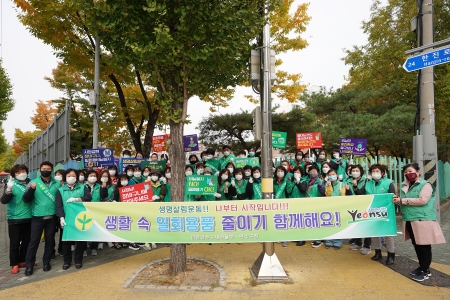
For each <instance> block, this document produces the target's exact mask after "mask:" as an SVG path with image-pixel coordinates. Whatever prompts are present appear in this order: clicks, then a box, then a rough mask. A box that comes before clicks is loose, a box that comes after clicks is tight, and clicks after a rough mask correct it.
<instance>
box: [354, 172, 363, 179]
mask: <svg viewBox="0 0 450 300" xmlns="http://www.w3.org/2000/svg"><path fill="white" fill-rule="evenodd" d="M360 175H361V173H360V172H352V177H353V178H359V176H360Z"/></svg>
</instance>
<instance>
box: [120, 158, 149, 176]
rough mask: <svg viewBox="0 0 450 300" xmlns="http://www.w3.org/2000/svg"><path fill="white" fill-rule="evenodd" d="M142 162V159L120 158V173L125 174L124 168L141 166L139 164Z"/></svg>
mask: <svg viewBox="0 0 450 300" xmlns="http://www.w3.org/2000/svg"><path fill="white" fill-rule="evenodd" d="M143 161H144V159H143V158H121V160H120V164H121V166H122V173H125V168H126V167H127V166H135V165H139V166H141V163H142V162H143Z"/></svg>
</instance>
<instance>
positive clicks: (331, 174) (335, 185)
mask: <svg viewBox="0 0 450 300" xmlns="http://www.w3.org/2000/svg"><path fill="white" fill-rule="evenodd" d="M327 177H328V181H327V183H326V185H325V196H327V197H335V196H351V195H352V191H351V190H350V187H349V186H348V184H345V183H343V182H342V181H339V180H338V175H337V173H336V171H335V170H333V169H331V170H329V171H328V173H327ZM331 247H333V248H334V250H339V249H341V248H342V239H334V240H326V241H325V248H326V249H329V248H331Z"/></svg>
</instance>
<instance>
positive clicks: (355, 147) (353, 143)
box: [339, 138, 367, 156]
mask: <svg viewBox="0 0 450 300" xmlns="http://www.w3.org/2000/svg"><path fill="white" fill-rule="evenodd" d="M366 149H367V140H366V139H352V138H344V139H341V143H340V145H339V153H340V154H348V155H364V156H365V155H366Z"/></svg>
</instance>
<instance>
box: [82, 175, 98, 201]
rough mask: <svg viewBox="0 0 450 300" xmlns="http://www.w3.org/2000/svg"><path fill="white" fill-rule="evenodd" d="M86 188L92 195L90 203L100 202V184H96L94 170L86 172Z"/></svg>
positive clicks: (96, 177)
mask: <svg viewBox="0 0 450 300" xmlns="http://www.w3.org/2000/svg"><path fill="white" fill-rule="evenodd" d="M86 177H87V181H86V184H85V185H86V187H87V188H88V189H89V192H90V193H91V195H92V201H91V202H100V184H99V183H98V174H97V172H96V171H94V170H88V171H87V172H86Z"/></svg>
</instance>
